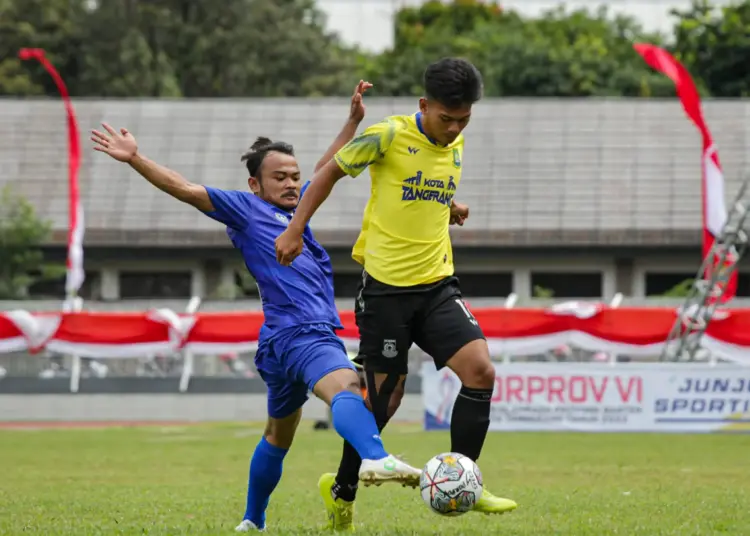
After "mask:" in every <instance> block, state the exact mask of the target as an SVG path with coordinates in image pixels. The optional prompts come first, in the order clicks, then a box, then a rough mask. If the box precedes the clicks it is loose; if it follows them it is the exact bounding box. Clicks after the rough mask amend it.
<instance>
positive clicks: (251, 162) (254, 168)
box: [241, 136, 294, 178]
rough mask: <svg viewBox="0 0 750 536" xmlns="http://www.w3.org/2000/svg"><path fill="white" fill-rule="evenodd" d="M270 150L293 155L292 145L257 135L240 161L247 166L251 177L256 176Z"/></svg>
mask: <svg viewBox="0 0 750 536" xmlns="http://www.w3.org/2000/svg"><path fill="white" fill-rule="evenodd" d="M270 152H277V153H284V154H288V155H289V156H294V147H293V146H292V145H291V144H289V143H286V142H283V141H271V140H270V139H269V138H264V137H262V136H261V137H259V138H258V139H257V140H255V143H253V144H252V145H251V146H250V149H249V150H248V151H247V152H246V153H245V154H243V155H242V159H241V161H242V162H245V165H246V166H247V172H248V173H249V174H250V176H251V177H255V178H258V172H259V171H260V166H261V164H263V160H264V159H265V158H266V155H267V154H268V153H270Z"/></svg>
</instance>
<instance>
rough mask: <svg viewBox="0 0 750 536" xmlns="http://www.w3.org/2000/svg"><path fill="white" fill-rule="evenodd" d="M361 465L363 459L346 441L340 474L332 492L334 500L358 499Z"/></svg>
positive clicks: (337, 475)
mask: <svg viewBox="0 0 750 536" xmlns="http://www.w3.org/2000/svg"><path fill="white" fill-rule="evenodd" d="M360 465H362V458H360V457H359V454H357V451H356V450H354V447H352V446H351V445H350V444H349V442H348V441H344V452H343V453H342V454H341V463H340V464H339V472H338V473H336V483H335V484H334V485H333V490H332V491H333V496H334V498H338V499H343V500H344V501H349V502H351V501H353V500H354V499H355V498H356V496H357V485H358V483H359V466H360Z"/></svg>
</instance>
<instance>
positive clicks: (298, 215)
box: [276, 80, 372, 266]
mask: <svg viewBox="0 0 750 536" xmlns="http://www.w3.org/2000/svg"><path fill="white" fill-rule="evenodd" d="M371 87H372V84H370V83H369V82H364V81H361V80H360V82H359V84H358V85H357V87H356V88H355V89H354V95H353V96H352V104H351V108H350V112H349V119H348V121H347V122H346V125H344V128H343V129H342V130H341V132H340V133H339V135H338V136H337V137H336V139H335V140H334V142H333V144H332V145H331V146H330V147H329V148H328V150H327V151H326V153H325V154H324V155H323V158H321V159H320V161H318V164H317V165H316V166H315V174H314V175H313V178H312V180H311V184H310V186H309V187H308V188H307V191H306V192H305V195H304V196H303V197H302V199H301V200H300V202H299V205H297V209H296V210H295V212H294V216H293V217H292V221H291V222H289V227H288V228H287V230H286V231H284V232H283V233H282V234H281V235H280V236H279V237H278V238H277V239H276V260H277V261H278V262H279V263H280V264H283V265H284V266H288V265H290V264H291V263H292V261H293V260H294V259H295V258H296V257H298V256H299V255H300V253H302V234H303V233H304V231H305V226H306V225H307V223H308V222H309V221H310V218H312V216H313V214H315V212H316V211H317V210H318V208H319V207H320V205H322V204H323V202H324V201H325V200H326V199H328V196H329V195H331V191H332V190H333V186H334V184H336V182H338V180H339V179H341V178H343V177H344V176H346V174H345V173H344V172H343V171H342V170H341V168H340V167H339V166H338V164H336V161H335V160H334V159H333V156H334V155H335V154H336V153H337V152H338V151H339V149H341V148H342V147H343V146H344V145H346V144H347V143H348V142H349V141H350V140H351V139H352V138H353V137H354V134H355V133H356V131H357V127H358V126H359V124H360V123H361V122H362V119H364V117H365V105H364V103H363V100H362V96H363V94H364V92H365V91H367V90H368V89H369V88H371Z"/></svg>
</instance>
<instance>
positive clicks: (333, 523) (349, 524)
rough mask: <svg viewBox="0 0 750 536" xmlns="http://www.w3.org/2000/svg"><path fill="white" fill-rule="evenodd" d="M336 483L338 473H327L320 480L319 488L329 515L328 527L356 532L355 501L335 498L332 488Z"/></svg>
mask: <svg viewBox="0 0 750 536" xmlns="http://www.w3.org/2000/svg"><path fill="white" fill-rule="evenodd" d="M335 483H336V475H335V474H333V473H325V474H324V475H323V476H321V477H320V480H318V490H320V496H321V497H322V498H323V504H325V507H326V514H327V515H328V523H327V524H326V528H327V529H328V530H333V531H337V532H342V531H344V532H354V501H352V502H347V501H345V500H343V499H334V498H333V493H332V492H331V490H332V489H333V485H334V484H335Z"/></svg>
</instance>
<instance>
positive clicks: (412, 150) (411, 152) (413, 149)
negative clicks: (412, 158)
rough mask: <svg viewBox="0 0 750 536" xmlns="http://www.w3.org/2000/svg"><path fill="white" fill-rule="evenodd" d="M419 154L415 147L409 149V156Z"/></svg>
mask: <svg viewBox="0 0 750 536" xmlns="http://www.w3.org/2000/svg"><path fill="white" fill-rule="evenodd" d="M418 152H419V149H417V148H416V147H409V154H417V153H418Z"/></svg>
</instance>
